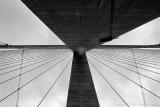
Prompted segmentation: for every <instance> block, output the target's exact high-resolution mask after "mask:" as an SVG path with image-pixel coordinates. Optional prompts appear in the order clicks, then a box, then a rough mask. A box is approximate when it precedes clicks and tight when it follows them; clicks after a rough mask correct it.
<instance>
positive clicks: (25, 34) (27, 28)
mask: <svg viewBox="0 0 160 107" xmlns="http://www.w3.org/2000/svg"><path fill="white" fill-rule="evenodd" d="M0 42H4V43H8V44H12V45H15V44H20V45H27V44H29V45H57V44H58V45H63V44H64V43H63V42H62V41H61V40H60V39H59V38H58V37H57V36H56V35H55V34H54V33H53V32H52V31H51V30H50V29H48V27H46V26H45V25H44V24H43V23H42V22H41V21H40V20H39V19H38V18H37V17H36V16H35V15H34V14H33V13H32V12H31V11H30V10H29V9H28V8H27V7H26V6H25V5H24V4H23V3H22V2H21V1H20V0H0Z"/></svg>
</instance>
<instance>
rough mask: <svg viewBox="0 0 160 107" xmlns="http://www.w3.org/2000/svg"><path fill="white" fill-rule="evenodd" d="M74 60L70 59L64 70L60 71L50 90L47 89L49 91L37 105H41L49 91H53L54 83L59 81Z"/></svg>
mask: <svg viewBox="0 0 160 107" xmlns="http://www.w3.org/2000/svg"><path fill="white" fill-rule="evenodd" d="M71 61H72V60H70V61H69V62H68V63H67V65H66V66H65V67H64V69H63V70H62V72H61V73H60V75H59V76H58V77H57V79H56V80H55V81H54V82H53V84H52V85H51V87H50V88H49V90H48V91H47V93H46V94H45V95H44V97H43V98H42V99H41V101H40V102H39V103H38V105H37V107H39V106H40V105H41V104H42V102H43V101H44V100H45V98H46V97H47V95H48V94H49V92H50V91H51V89H52V88H53V87H54V85H55V84H56V83H57V81H58V80H59V79H60V77H61V76H62V74H63V73H64V72H65V71H66V68H67V67H68V65H69V64H70V62H71Z"/></svg>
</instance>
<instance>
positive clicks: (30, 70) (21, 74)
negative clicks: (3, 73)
mask: <svg viewBox="0 0 160 107" xmlns="http://www.w3.org/2000/svg"><path fill="white" fill-rule="evenodd" d="M68 56H69V55H67V57H68ZM60 58H62V56H61V57H58V58H56V59H53V60H51V61H49V62H46V63H45V64H41V65H39V66H37V67H35V68H32V69H30V70H27V71H26V72H23V73H22V74H21V76H22V75H24V74H26V73H29V72H31V71H33V70H35V69H37V68H39V67H42V66H44V65H46V64H48V63H51V62H53V61H55V60H57V59H60ZM65 58H66V57H65ZM19 76H20V75H16V76H14V77H12V78H10V79H7V80H5V81H2V82H0V85H1V84H4V83H6V82H8V81H11V80H12V79H15V78H17V77H19Z"/></svg>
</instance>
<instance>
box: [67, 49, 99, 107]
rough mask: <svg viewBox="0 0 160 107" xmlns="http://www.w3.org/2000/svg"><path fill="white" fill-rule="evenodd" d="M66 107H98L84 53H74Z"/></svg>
mask: <svg viewBox="0 0 160 107" xmlns="http://www.w3.org/2000/svg"><path fill="white" fill-rule="evenodd" d="M67 107H100V106H99V102H98V98H97V95H96V91H95V87H94V84H93V80H92V76H91V72H90V69H89V65H88V62H87V57H86V53H83V54H79V53H78V52H74V55H73V63H72V70H71V77H70V84H69V91H68V99H67Z"/></svg>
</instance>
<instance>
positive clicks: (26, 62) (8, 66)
mask: <svg viewBox="0 0 160 107" xmlns="http://www.w3.org/2000/svg"><path fill="white" fill-rule="evenodd" d="M34 61H35V60H33V61H29V62H26V63H30V62H34ZM24 64H25V63H24ZM18 65H21V64H16V65H12V66H8V67H4V68H0V70H4V69H8V68H11V67H15V66H18Z"/></svg>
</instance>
